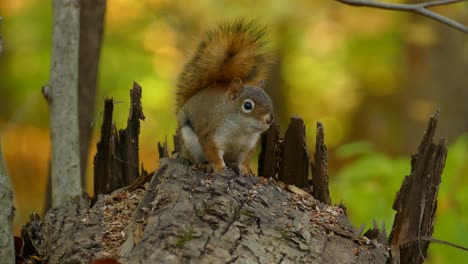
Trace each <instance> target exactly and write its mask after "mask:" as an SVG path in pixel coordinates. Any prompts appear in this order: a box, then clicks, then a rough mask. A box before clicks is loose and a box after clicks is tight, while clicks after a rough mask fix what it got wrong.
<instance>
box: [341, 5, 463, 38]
mask: <svg viewBox="0 0 468 264" xmlns="http://www.w3.org/2000/svg"><path fill="white" fill-rule="evenodd" d="M335 1H337V2H340V3H343V4H347V5H352V6H365V7H373V8H379V9H386V10H397V11H405V12H410V13H414V14H418V15H421V16H425V17H427V18H430V19H433V20H435V21H438V22H440V23H442V24H445V25H447V26H449V27H452V28H454V29H456V30H459V31H461V32H464V33H468V27H466V26H465V25H463V24H461V23H459V22H457V21H454V20H452V19H450V18H448V17H445V16H442V15H440V14H438V13H436V12H434V11H431V10H429V9H427V7H433V6H441V5H449V4H454V3H458V2H466V1H467V0H436V1H430V2H425V3H419V4H392V3H382V2H376V1H373V0H335Z"/></svg>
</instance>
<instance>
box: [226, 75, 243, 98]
mask: <svg viewBox="0 0 468 264" xmlns="http://www.w3.org/2000/svg"><path fill="white" fill-rule="evenodd" d="M242 90H244V84H243V83H242V80H241V79H239V78H237V77H236V78H234V79H232V81H231V84H229V89H228V95H229V98H230V99H231V100H234V99H236V98H237V97H238V96H239V94H240V93H241V92H242Z"/></svg>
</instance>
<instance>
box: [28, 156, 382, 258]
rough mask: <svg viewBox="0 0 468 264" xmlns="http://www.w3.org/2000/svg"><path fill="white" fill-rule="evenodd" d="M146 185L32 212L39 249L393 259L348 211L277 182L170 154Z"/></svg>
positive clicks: (84, 254)
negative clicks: (210, 170) (209, 170)
mask: <svg viewBox="0 0 468 264" xmlns="http://www.w3.org/2000/svg"><path fill="white" fill-rule="evenodd" d="M142 188H143V189H142ZM142 188H138V189H136V190H134V192H128V191H126V190H123V189H121V190H117V191H115V192H114V193H112V194H110V195H106V196H100V197H99V198H98V201H97V203H96V204H95V205H94V206H93V207H90V203H89V200H88V198H87V197H85V196H81V197H79V198H76V199H74V200H69V201H68V202H67V203H65V204H64V205H62V206H60V207H58V208H54V209H52V210H51V211H50V212H49V213H48V214H47V215H46V216H45V218H44V219H43V220H38V219H33V221H32V222H33V223H32V224H31V223H30V225H29V226H36V227H40V228H39V229H38V230H37V229H35V228H32V229H31V230H29V231H28V232H29V233H30V236H31V237H34V239H33V244H34V246H35V248H36V249H37V252H38V254H39V255H40V256H42V257H43V258H44V261H45V262H47V263H49V264H54V263H67V262H70V261H73V263H89V261H91V260H94V259H98V258H104V257H105V258H109V257H110V258H115V259H118V260H119V262H120V263H159V262H160V261H162V260H164V262H165V263H180V262H193V263H214V262H216V263H275V262H281V261H283V262H290V263H298V262H309V263H310V262H313V263H323V262H326V263H369V262H371V261H372V262H373V263H386V261H387V259H388V256H389V254H388V251H387V249H386V248H385V247H383V246H381V245H375V244H371V243H369V240H368V239H367V238H364V237H360V236H358V235H356V233H357V232H356V230H355V229H354V228H352V226H351V225H350V224H349V222H348V221H347V220H346V217H345V216H344V214H343V211H342V210H341V209H340V208H338V207H329V206H326V205H323V204H317V203H315V199H314V198H313V197H312V196H311V195H309V194H306V193H304V192H301V191H299V192H295V191H294V189H291V190H290V191H287V188H286V189H285V186H284V185H282V184H280V183H278V182H276V181H274V180H268V179H265V178H258V177H255V176H242V177H240V176H239V175H237V174H236V173H234V172H230V171H224V172H221V173H215V174H206V173H204V172H202V171H200V170H193V169H192V168H191V167H189V166H187V165H186V164H185V163H184V162H182V161H180V160H174V159H163V160H161V168H160V169H159V171H158V172H156V173H155V174H154V176H153V178H152V180H151V183H150V184H148V185H146V187H143V186H142ZM135 201H139V205H138V206H136V205H135ZM117 204H120V205H119V206H122V204H127V205H125V206H123V207H119V206H118V205H117ZM128 208H131V210H130V211H129V210H128ZM117 219H118V220H117ZM116 220H117V221H116ZM109 230H112V233H111V232H109ZM76 234H80V235H79V236H77V235H76ZM119 252H120V254H119Z"/></svg>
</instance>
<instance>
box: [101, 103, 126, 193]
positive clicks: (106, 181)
mask: <svg viewBox="0 0 468 264" xmlns="http://www.w3.org/2000/svg"><path fill="white" fill-rule="evenodd" d="M113 109H114V101H113V100H112V99H106V100H105V101H104V116H103V121H102V126H101V139H100V141H99V142H98V144H97V152H96V156H95V157H94V195H95V196H97V195H98V194H107V193H111V192H112V191H114V190H116V189H118V188H122V187H124V186H125V184H124V179H123V178H124V177H123V172H122V160H121V159H120V155H118V154H119V151H120V149H119V138H118V133H117V129H116V127H115V124H114V123H113V122H112V114H113Z"/></svg>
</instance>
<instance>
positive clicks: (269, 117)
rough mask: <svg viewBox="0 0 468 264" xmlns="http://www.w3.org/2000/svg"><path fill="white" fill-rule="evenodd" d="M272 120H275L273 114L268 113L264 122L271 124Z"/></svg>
mask: <svg viewBox="0 0 468 264" xmlns="http://www.w3.org/2000/svg"><path fill="white" fill-rule="evenodd" d="M273 121H275V118H274V117H273V115H272V114H268V115H267V116H266V118H265V122H267V124H271V123H272V122H273Z"/></svg>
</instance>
